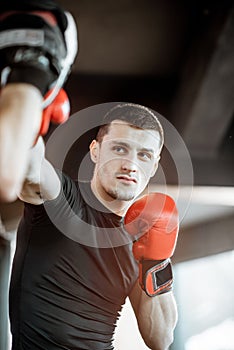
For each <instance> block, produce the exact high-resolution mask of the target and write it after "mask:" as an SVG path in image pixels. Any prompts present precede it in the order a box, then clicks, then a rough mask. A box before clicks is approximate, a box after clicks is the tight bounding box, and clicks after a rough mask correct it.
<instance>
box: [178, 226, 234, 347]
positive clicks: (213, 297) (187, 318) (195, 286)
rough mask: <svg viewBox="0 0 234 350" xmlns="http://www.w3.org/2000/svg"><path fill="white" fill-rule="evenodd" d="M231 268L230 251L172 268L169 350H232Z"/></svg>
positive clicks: (233, 287) (233, 278) (233, 285)
mask: <svg viewBox="0 0 234 350" xmlns="http://www.w3.org/2000/svg"><path fill="white" fill-rule="evenodd" d="M220 234H222V232H221V233H220ZM233 266H234V251H228V252H224V253H220V254H216V255H211V256H207V257H204V258H198V259H194V260H189V261H185V262H181V263H178V264H176V265H175V268H174V270H175V271H174V272H175V273H174V274H175V294H176V300H177V304H178V311H179V322H178V325H177V328H176V338H177V339H178V341H177V344H176V345H175V346H174V347H173V349H176V350H177V349H178V350H182V349H183V350H234V298H233V290H234V274H233Z"/></svg>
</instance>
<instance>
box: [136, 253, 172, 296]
mask: <svg viewBox="0 0 234 350" xmlns="http://www.w3.org/2000/svg"><path fill="white" fill-rule="evenodd" d="M139 282H140V285H141V288H142V289H143V290H144V291H145V292H146V294H147V295H148V296H151V297H152V296H156V295H159V294H163V293H167V292H169V291H171V290H172V285H173V273H172V266H171V260H170V259H165V260H142V261H140V262H139Z"/></svg>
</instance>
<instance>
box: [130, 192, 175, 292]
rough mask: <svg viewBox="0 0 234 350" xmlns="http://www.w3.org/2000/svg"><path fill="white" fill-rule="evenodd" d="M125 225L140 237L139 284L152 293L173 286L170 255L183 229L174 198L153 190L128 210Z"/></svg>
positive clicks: (137, 249) (137, 253) (135, 247)
mask: <svg viewBox="0 0 234 350" xmlns="http://www.w3.org/2000/svg"><path fill="white" fill-rule="evenodd" d="M124 225H125V229H126V231H127V232H128V233H129V234H130V235H133V236H136V241H135V242H134V243H133V254H134V257H135V259H136V260H137V261H138V263H139V283H140V285H141V287H142V289H143V290H144V291H145V292H146V294H147V295H149V296H155V295H158V294H162V293H166V292H168V291H170V290H171V289H172V284H173V274H172V266H171V261H170V257H171V256H172V255H173V253H174V249H175V246H176V241H177V235H178V230H179V217H178V211H177V208H176V205H175V202H174V200H173V199H172V198H171V197H169V196H167V195H165V194H162V193H150V194H149V195H145V196H143V197H142V198H140V199H138V200H136V201H135V202H134V203H133V204H132V205H131V207H130V208H129V209H128V211H127V213H126V215H125V219H124Z"/></svg>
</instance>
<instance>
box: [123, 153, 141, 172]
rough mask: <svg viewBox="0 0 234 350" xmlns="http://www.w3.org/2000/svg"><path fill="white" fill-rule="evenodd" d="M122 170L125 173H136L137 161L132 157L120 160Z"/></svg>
mask: <svg viewBox="0 0 234 350" xmlns="http://www.w3.org/2000/svg"><path fill="white" fill-rule="evenodd" d="M121 166H122V169H123V170H125V171H131V172H136V171H137V161H136V158H135V157H134V156H132V157H128V158H124V159H122V163H121Z"/></svg>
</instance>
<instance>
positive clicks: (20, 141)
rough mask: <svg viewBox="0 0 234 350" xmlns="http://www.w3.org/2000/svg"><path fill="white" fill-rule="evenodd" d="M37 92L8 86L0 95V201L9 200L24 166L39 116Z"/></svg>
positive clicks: (28, 87)
mask: <svg viewBox="0 0 234 350" xmlns="http://www.w3.org/2000/svg"><path fill="white" fill-rule="evenodd" d="M41 105H42V96H41V94H40V91H39V90H38V89H37V88H35V87H34V86H32V85H29V84H20V83H17V84H9V85H7V86H6V87H4V88H3V89H2V91H1V96H0V199H1V200H3V201H13V200H15V199H16V198H17V192H18V191H19V189H20V188H21V186H22V184H23V181H24V177H25V173H26V170H27V166H28V164H27V163H28V157H27V154H28V151H29V149H30V147H32V145H33V143H34V141H35V137H36V135H37V133H38V130H39V128H40V123H41V115H42V109H41Z"/></svg>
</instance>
